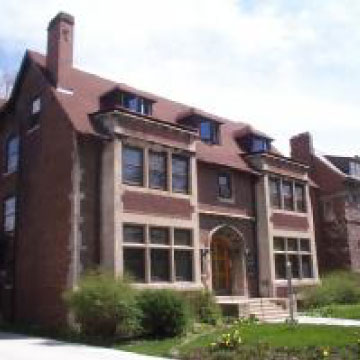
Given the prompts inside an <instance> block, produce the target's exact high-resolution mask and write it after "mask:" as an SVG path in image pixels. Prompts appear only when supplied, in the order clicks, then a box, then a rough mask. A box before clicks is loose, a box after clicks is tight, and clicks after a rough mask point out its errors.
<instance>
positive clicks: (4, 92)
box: [0, 72, 15, 99]
mask: <svg viewBox="0 0 360 360" xmlns="http://www.w3.org/2000/svg"><path fill="white" fill-rule="evenodd" d="M14 83H15V75H14V74H13V73H10V72H3V73H2V74H0V97H2V98H5V99H8V98H9V97H10V94H11V91H12V88H13V86H14Z"/></svg>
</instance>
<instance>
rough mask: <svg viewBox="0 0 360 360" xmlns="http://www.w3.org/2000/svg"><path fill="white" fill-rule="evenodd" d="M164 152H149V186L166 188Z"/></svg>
mask: <svg viewBox="0 0 360 360" xmlns="http://www.w3.org/2000/svg"><path fill="white" fill-rule="evenodd" d="M166 175H167V174H166V154H165V153H156V152H150V153H149V186H150V187H151V188H157V189H163V190H165V189H166V187H167V186H166Z"/></svg>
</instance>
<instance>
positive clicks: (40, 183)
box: [1, 65, 73, 325]
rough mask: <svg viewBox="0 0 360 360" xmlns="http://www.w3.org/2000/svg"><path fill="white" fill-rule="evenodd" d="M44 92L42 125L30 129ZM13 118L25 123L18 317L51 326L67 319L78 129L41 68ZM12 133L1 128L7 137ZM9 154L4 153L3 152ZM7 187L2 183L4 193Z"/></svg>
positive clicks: (33, 72) (33, 71)
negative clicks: (75, 130) (75, 131)
mask: <svg viewBox="0 0 360 360" xmlns="http://www.w3.org/2000/svg"><path fill="white" fill-rule="evenodd" d="M39 94H41V99H42V111H41V115H40V127H39V128H38V129H37V130H35V131H33V132H31V133H28V132H27V128H28V126H27V124H28V122H27V120H28V118H29V114H30V108H31V103H32V100H33V98H34V97H35V96H38V95H39ZM12 122H14V123H16V122H18V123H19V124H21V130H20V134H21V154H20V169H19V172H18V173H19V183H18V189H19V191H18V224H17V236H16V239H15V240H16V247H15V250H16V263H15V301H14V311H15V318H16V320H18V321H30V322H36V323H42V324H45V325H57V324H59V323H60V322H62V321H64V320H65V309H64V306H63V302H62V299H61V296H62V292H63V291H64V289H65V288H66V284H67V275H68V270H69V260H70V253H69V236H70V220H71V216H70V214H71V211H70V210H71V207H70V194H71V190H72V183H71V171H72V151H73V131H72V128H71V126H70V123H69V122H68V120H67V119H66V117H65V115H64V113H63V112H62V111H61V108H60V107H59V105H58V104H57V101H56V100H55V98H54V96H53V94H52V93H51V91H50V89H49V88H48V87H47V84H46V81H45V80H44V78H43V77H42V75H41V73H40V71H39V70H38V68H35V67H33V66H32V65H31V66H30V67H29V68H28V69H27V70H26V71H25V74H24V77H23V79H22V83H21V86H20V89H19V93H18V98H17V99H16V105H15V109H14V112H13V114H12ZM4 136H6V132H5V131H2V132H1V138H2V139H3V138H4ZM2 157H3V156H2ZM6 192H7V190H6V187H5V186H1V196H2V197H3V196H4V195H5V193H6Z"/></svg>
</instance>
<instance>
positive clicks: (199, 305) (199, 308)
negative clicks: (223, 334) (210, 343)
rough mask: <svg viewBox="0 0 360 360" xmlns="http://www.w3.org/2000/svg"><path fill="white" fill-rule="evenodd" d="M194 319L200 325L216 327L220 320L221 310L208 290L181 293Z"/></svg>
mask: <svg viewBox="0 0 360 360" xmlns="http://www.w3.org/2000/svg"><path fill="white" fill-rule="evenodd" d="M183 295H184V297H185V299H186V302H187V303H188V306H189V308H190V310H191V312H192V314H193V316H194V318H195V319H196V320H197V321H199V322H202V323H206V324H211V325H216V324H218V323H219V322H220V320H221V309H220V306H219V305H218V304H217V303H216V299H215V297H214V295H213V294H212V292H210V291H208V290H201V291H189V292H185V293H183Z"/></svg>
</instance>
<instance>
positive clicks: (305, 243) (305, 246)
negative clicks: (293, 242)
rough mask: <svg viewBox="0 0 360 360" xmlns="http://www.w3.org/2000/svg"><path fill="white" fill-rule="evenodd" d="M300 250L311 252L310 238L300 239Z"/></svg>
mask: <svg viewBox="0 0 360 360" xmlns="http://www.w3.org/2000/svg"><path fill="white" fill-rule="evenodd" d="M300 250H301V251H309V252H310V240H309V239H300Z"/></svg>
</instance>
